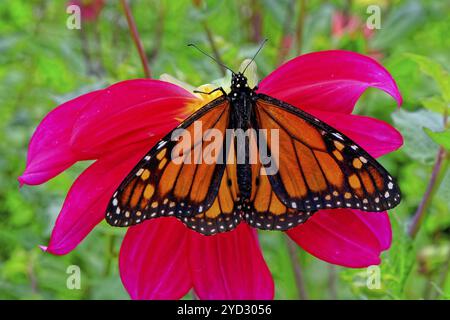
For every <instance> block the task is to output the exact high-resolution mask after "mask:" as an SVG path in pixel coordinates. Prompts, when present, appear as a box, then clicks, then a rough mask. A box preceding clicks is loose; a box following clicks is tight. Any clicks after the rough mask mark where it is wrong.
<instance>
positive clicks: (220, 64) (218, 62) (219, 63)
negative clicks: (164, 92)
mask: <svg viewBox="0 0 450 320" xmlns="http://www.w3.org/2000/svg"><path fill="white" fill-rule="evenodd" d="M188 47H194V48H195V49H197V50H198V51H200V52H201V53H203V54H204V55H205V56H207V57H209V58H211V59H212V60H214V61H215V62H216V63H217V64H218V65H219V66H222V67H224V68H225V69H227V70H229V71H231V73H232V74H236V73H235V72H234V71H233V70H231V69H230V68H228V67H227V66H226V65H224V64H223V63H222V62H220V61H219V60H217V59H216V58H214V57H213V56H211V55H209V54H207V53H206V52H205V51H203V50H202V49H200V48H199V47H197V46H196V45H195V44H193V43H189V44H188Z"/></svg>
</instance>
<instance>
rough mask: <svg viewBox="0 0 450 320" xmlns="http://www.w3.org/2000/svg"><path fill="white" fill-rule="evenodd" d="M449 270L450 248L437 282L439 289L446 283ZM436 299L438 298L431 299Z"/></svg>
mask: <svg viewBox="0 0 450 320" xmlns="http://www.w3.org/2000/svg"><path fill="white" fill-rule="evenodd" d="M449 269H450V248H449V250H448V253H447V259H446V260H445V263H444V268H442V272H441V274H440V276H439V279H438V282H437V285H438V287H439V288H443V287H444V285H445V282H446V281H447V277H448V272H449ZM436 298H438V296H434V297H433V299H436Z"/></svg>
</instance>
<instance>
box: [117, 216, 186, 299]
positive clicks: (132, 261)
mask: <svg viewBox="0 0 450 320" xmlns="http://www.w3.org/2000/svg"><path fill="white" fill-rule="evenodd" d="M188 241H189V230H188V229H187V228H186V227H185V226H184V225H183V224H182V223H181V222H179V221H178V220H176V219H175V218H158V219H155V220H149V221H146V222H144V223H142V224H139V225H137V226H134V227H130V228H129V229H128V231H127V234H126V236H125V238H124V240H123V243H122V247H121V249H120V259H119V269H120V276H121V278H122V282H123V284H124V286H125V288H126V289H127V291H128V293H129V294H130V296H131V298H132V299H181V298H182V297H183V296H184V295H185V294H186V293H187V292H188V291H189V290H190V289H191V288H192V281H191V274H190V270H189V258H188Z"/></svg>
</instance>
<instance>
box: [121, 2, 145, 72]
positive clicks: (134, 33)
mask: <svg viewBox="0 0 450 320" xmlns="http://www.w3.org/2000/svg"><path fill="white" fill-rule="evenodd" d="M120 2H121V3H122V6H123V10H124V12H125V16H126V17H127V22H128V27H129V29H130V33H131V37H132V38H133V41H134V44H135V45H136V49H137V50H138V53H139V57H140V58H141V63H142V68H143V70H144V74H145V77H146V78H151V73H150V68H149V67H148V61H147V56H146V55H145V51H144V48H143V46H142V42H141V38H140V37H139V33H138V30H137V28H136V23H135V22H134V18H133V14H132V13H131V9H130V6H129V5H128V1H127V0H120Z"/></svg>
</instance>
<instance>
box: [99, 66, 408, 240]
mask: <svg viewBox="0 0 450 320" xmlns="http://www.w3.org/2000/svg"><path fill="white" fill-rule="evenodd" d="M217 90H219V89H217ZM220 90H221V91H222V93H223V95H222V96H220V97H218V98H216V99H215V100H213V101H211V102H210V103H208V104H206V105H205V106H203V107H202V108H201V109H199V110H198V111H197V112H195V113H194V114H193V115H192V116H190V117H189V118H188V119H186V120H185V121H184V122H182V123H181V124H180V126H178V127H177V128H175V129H174V131H172V132H171V133H169V134H168V135H167V136H166V137H164V138H163V139H162V140H161V141H160V142H159V143H158V144H157V145H156V146H154V147H153V148H152V149H151V150H150V151H149V152H148V153H147V154H146V156H145V157H144V158H143V159H142V160H141V161H140V162H139V163H138V164H137V165H136V167H135V168H134V169H133V170H132V171H131V173H130V174H129V175H128V176H127V177H126V178H125V180H124V181H123V182H122V184H121V185H120V186H119V188H118V189H117V191H116V192H115V193H114V194H113V196H112V198H111V201H110V203H109V205H108V208H107V212H106V220H107V222H108V223H110V224H111V225H113V226H130V225H134V224H138V223H141V222H142V221H144V220H146V219H152V218H157V217H162V216H174V217H176V218H178V219H179V220H180V221H181V222H183V223H184V224H185V225H186V226H187V227H189V228H191V229H193V230H195V231H198V232H200V233H202V234H204V235H213V234H216V233H219V232H226V231H230V230H233V229H234V228H235V227H236V226H237V225H238V224H239V223H241V222H242V221H245V222H246V223H248V224H249V225H251V226H253V227H255V228H259V229H266V230H288V229H290V228H293V227H295V226H297V225H299V224H302V223H304V222H306V221H307V219H308V218H309V217H310V216H311V215H312V214H313V213H314V212H316V211H317V210H320V209H335V208H354V209H360V210H362V211H376V212H381V211H384V210H387V209H390V208H393V207H394V206H396V205H397V204H398V203H399V201H400V191H399V189H398V186H397V185H396V183H395V181H394V180H393V178H392V177H391V176H390V175H389V174H388V173H387V171H386V170H385V169H384V168H383V167H382V166H381V165H380V164H379V163H378V162H377V161H376V160H375V159H373V158H372V157H371V156H370V155H369V154H368V153H367V152H365V151H364V150H363V149H362V148H361V147H359V146H358V145H357V144H356V143H355V142H353V141H352V140H350V139H349V138H348V137H346V136H345V135H343V134H342V133H340V132H338V131H337V130H335V129H334V128H332V127H330V126H328V125H327V124H325V123H324V122H322V121H320V120H319V119H317V118H315V117H314V116H312V115H310V114H308V113H306V112H304V111H302V110H301V109H299V108H297V107H294V106H292V105H289V104H287V103H285V102H283V101H280V100H277V99H275V98H273V97H270V96H267V95H264V94H262V93H258V92H257V88H250V87H249V86H248V83H247V79H246V78H245V76H244V75H243V74H241V73H237V74H234V73H233V77H232V82H231V91H230V93H228V94H226V93H225V92H224V91H223V89H221V88H220ZM198 122H201V123H202V125H203V129H204V130H206V129H214V130H216V132H219V133H221V134H222V136H223V137H229V135H228V134H227V133H228V131H229V130H231V131H232V132H233V135H232V136H231V139H226V138H224V139H223V141H222V140H220V139H219V140H218V141H219V143H218V144H217V145H218V146H219V149H220V150H219V152H215V153H209V151H210V150H211V149H213V148H211V146H213V144H214V143H213V141H216V140H215V139H210V137H206V139H205V136H203V140H205V141H200V140H201V139H195V138H194V140H187V141H189V143H188V146H187V148H186V147H184V148H182V150H183V152H182V154H179V153H178V154H177V153H176V155H175V157H174V150H177V148H178V147H179V146H180V144H181V143H182V142H181V141H180V140H176V139H175V140H174V132H175V131H176V130H184V131H185V132H187V133H192V132H194V131H195V125H196V123H198ZM206 131H208V130H206ZM237 132H240V133H244V134H243V135H241V136H239V135H238V134H236V133H237ZM177 138H179V137H177ZM183 140H184V139H183ZM230 141H231V143H230ZM198 149H200V152H196V151H198ZM265 149H267V150H265ZM264 150H265V151H267V152H266V154H265V156H263V153H264V152H263V151H264ZM205 154H209V155H210V157H209V158H211V155H212V158H213V159H212V160H214V161H206V158H205ZM264 159H265V160H267V159H269V160H270V161H263V160H264ZM175 160H183V161H181V162H180V163H179V162H177V161H175ZM186 160H189V161H186ZM200 160H204V161H200ZM210 160H211V159H210ZM273 169H274V170H273Z"/></svg>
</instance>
